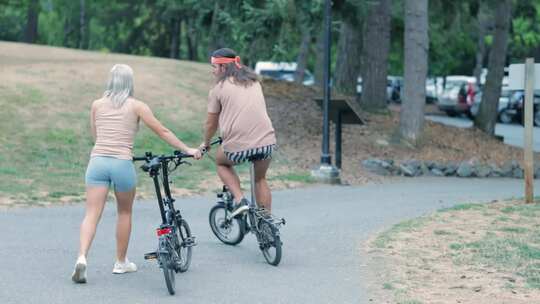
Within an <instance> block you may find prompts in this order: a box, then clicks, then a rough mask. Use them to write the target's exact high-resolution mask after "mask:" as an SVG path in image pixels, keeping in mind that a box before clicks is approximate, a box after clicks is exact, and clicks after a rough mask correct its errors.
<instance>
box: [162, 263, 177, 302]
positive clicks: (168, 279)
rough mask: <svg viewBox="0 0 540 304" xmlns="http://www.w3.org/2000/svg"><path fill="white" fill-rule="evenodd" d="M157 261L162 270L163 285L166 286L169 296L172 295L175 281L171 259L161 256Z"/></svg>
mask: <svg viewBox="0 0 540 304" xmlns="http://www.w3.org/2000/svg"><path fill="white" fill-rule="evenodd" d="M159 259H160V263H161V268H162V269H163V276H164V277H165V285H167V290H168V291H169V294H171V295H174V294H175V287H176V286H175V285H176V281H175V277H174V275H175V271H174V267H173V265H172V263H171V257H170V256H166V255H161V256H160V258H159Z"/></svg>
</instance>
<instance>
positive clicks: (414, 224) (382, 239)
mask: <svg viewBox="0 0 540 304" xmlns="http://www.w3.org/2000/svg"><path fill="white" fill-rule="evenodd" d="M426 221H427V218H422V217H421V218H417V219H411V220H407V221H404V222H401V223H399V224H396V225H394V226H393V227H392V228H390V229H389V230H387V231H385V232H383V233H381V234H379V235H378V236H377V238H376V239H375V241H374V244H375V246H376V247H377V248H384V247H387V246H388V244H389V243H391V242H392V241H394V239H395V238H396V237H397V236H398V235H399V234H400V233H402V232H410V231H412V230H415V229H418V228H421V227H422V226H423V225H424V224H425V223H426Z"/></svg>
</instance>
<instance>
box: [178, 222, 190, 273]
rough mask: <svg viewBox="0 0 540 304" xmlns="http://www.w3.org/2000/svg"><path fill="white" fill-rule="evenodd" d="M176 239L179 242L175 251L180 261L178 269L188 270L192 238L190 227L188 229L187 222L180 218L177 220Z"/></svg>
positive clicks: (181, 270)
mask: <svg viewBox="0 0 540 304" xmlns="http://www.w3.org/2000/svg"><path fill="white" fill-rule="evenodd" d="M177 225H178V229H177V232H176V233H177V240H178V241H179V244H177V245H176V248H175V249H176V253H177V254H178V258H179V259H180V261H179V262H178V271H180V272H185V271H187V270H188V268H189V265H190V264H191V251H192V248H193V239H192V235H191V229H189V225H188V223H187V222H186V221H185V220H183V219H181V220H177Z"/></svg>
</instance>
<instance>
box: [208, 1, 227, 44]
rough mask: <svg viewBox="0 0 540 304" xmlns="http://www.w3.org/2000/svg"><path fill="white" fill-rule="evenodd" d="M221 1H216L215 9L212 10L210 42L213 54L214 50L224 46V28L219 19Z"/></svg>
mask: <svg viewBox="0 0 540 304" xmlns="http://www.w3.org/2000/svg"><path fill="white" fill-rule="evenodd" d="M219 3H220V1H216V2H215V3H214V11H213V12H212V23H211V25H210V33H209V34H210V37H209V38H210V41H209V43H208V51H209V54H212V52H213V51H215V50H217V49H219V48H222V47H224V45H223V31H224V30H223V29H222V28H221V27H220V24H219V23H220V22H219V19H218V14H219V11H220V10H221V7H220V5H219Z"/></svg>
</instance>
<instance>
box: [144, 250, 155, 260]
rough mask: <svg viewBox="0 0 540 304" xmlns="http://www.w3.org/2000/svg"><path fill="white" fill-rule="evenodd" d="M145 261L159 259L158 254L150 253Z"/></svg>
mask: <svg viewBox="0 0 540 304" xmlns="http://www.w3.org/2000/svg"><path fill="white" fill-rule="evenodd" d="M144 259H145V260H155V259H157V252H149V253H145V254H144Z"/></svg>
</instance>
